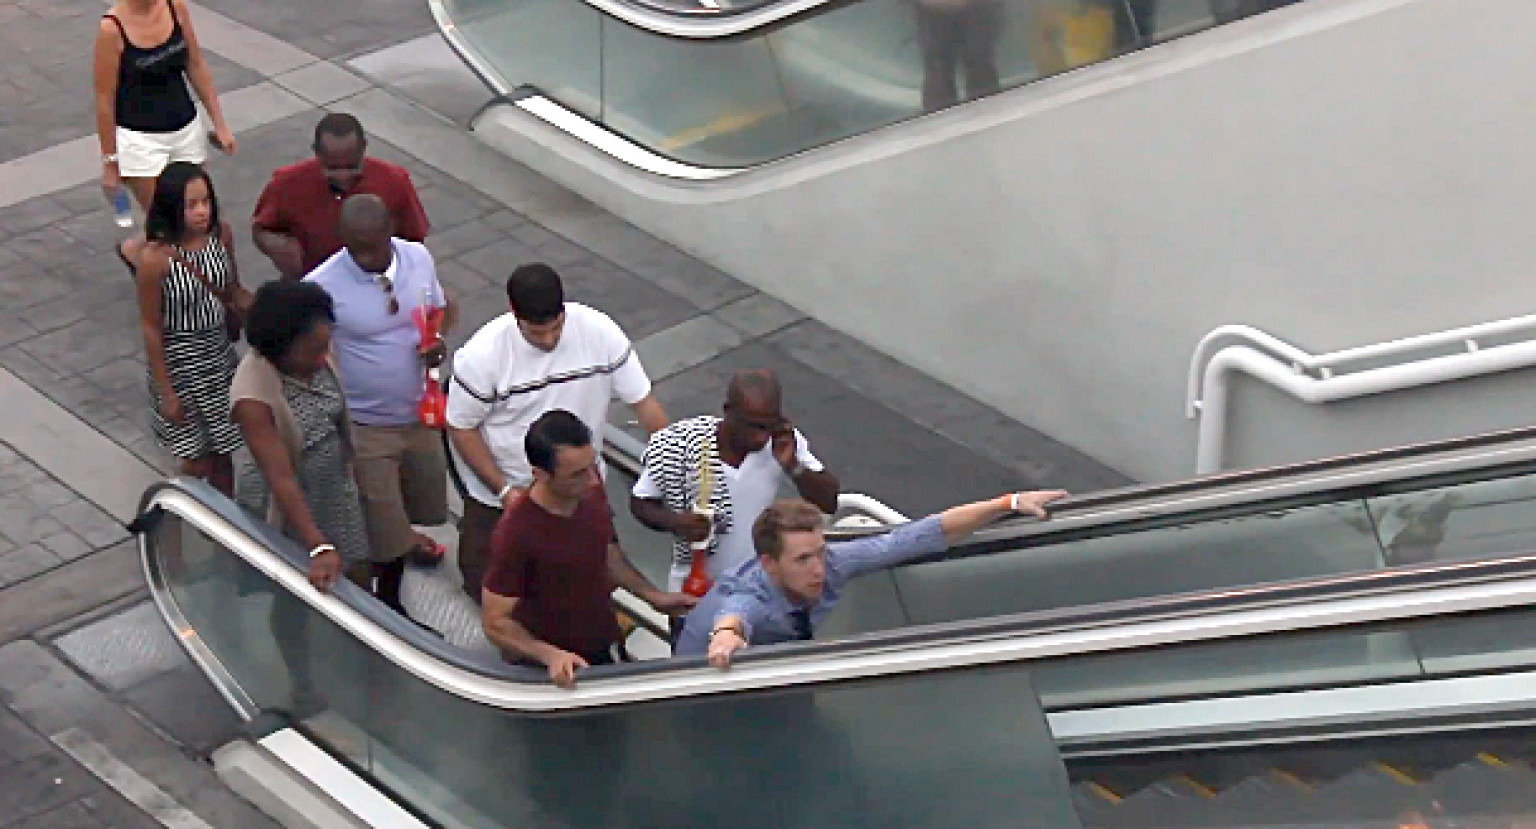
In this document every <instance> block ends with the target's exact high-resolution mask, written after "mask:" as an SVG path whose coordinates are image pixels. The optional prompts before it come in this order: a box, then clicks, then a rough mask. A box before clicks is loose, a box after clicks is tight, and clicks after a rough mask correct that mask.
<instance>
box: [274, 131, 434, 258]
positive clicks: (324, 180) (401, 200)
mask: <svg viewBox="0 0 1536 829" xmlns="http://www.w3.org/2000/svg"><path fill="white" fill-rule="evenodd" d="M367 148H368V142H367V140H366V139H365V138H364V136H363V125H362V124H360V123H358V121H357V119H356V118H354V117H353V116H351V115H348V114H346V113H343V112H333V113H331V114H329V115H327V116H325V117H324V118H321V119H320V123H319V124H316V125H315V146H314V149H315V157H314V158H311V159H309V160H307V161H301V162H299V163H298V164H293V165H291V166H288V167H282V168H280V169H279V170H278V171H277V172H275V173H273V174H272V180H271V181H269V182H267V187H266V189H264V190H262V191H261V198H260V199H258V200H257V201H256V215H255V216H254V217H253V218H252V220H251V235H252V236H253V237H254V239H255V242H256V247H258V248H260V249H261V252H262V253H265V254H266V255H267V258H269V259H271V260H272V264H274V265H276V266H277V271H278V273H280V274H282V276H283V278H284V279H301V278H303V276H304V275H305V274H307V273H309V272H310V271H312V270H314V269H315V268H316V267H318V266H319V265H320V263H322V262H324V261H325V260H327V259H329V258H331V255H332V254H334V253H336V252H337V251H339V250H341V203H342V202H343V201H345V200H346V198H347V197H348V196H352V195H356V194H358V193H368V194H371V195H374V196H378V197H379V198H381V199H383V200H384V204H385V206H386V207H388V208H389V215H390V217H391V218H392V219H393V220H394V227H393V228H392V233H391V235H393V236H397V237H399V238H402V239H409V240H411V241H412V242H420V241H423V240H425V239H426V238H427V230H428V224H427V213H426V211H425V210H423V209H422V207H421V199H419V198H417V197H416V187H415V185H413V184H411V175H410V173H407V172H406V171H405V168H404V167H400V166H397V165H395V164H391V163H389V162H388V161H381V160H379V159H377V158H368V157H367V156H366V155H365V154H364V152H365V151H366V150H367Z"/></svg>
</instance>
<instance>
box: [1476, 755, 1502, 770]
mask: <svg viewBox="0 0 1536 829" xmlns="http://www.w3.org/2000/svg"><path fill="white" fill-rule="evenodd" d="M1477 759H1479V760H1481V761H1483V765H1485V766H1493V767H1494V768H1496V769H1504V768H1509V763H1506V762H1504V761H1503V760H1500V759H1499V758H1498V757H1496V756H1494V755H1492V754H1489V753H1488V752H1486V751H1479V752H1478V753H1477Z"/></svg>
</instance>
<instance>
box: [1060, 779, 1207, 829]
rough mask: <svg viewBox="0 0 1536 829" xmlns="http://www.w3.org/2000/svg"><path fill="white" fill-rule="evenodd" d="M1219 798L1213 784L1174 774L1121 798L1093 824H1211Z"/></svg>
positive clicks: (1128, 827)
mask: <svg viewBox="0 0 1536 829" xmlns="http://www.w3.org/2000/svg"><path fill="white" fill-rule="evenodd" d="M1215 802H1216V793H1215V792H1214V791H1212V790H1211V789H1210V788H1208V787H1206V786H1204V785H1202V784H1200V783H1198V782H1195V781H1194V780H1191V779H1189V778H1188V777H1170V778H1166V779H1163V780H1159V781H1157V782H1155V783H1152V784H1151V785H1149V786H1146V787H1145V788H1143V789H1142V790H1141V791H1139V792H1136V793H1135V794H1133V795H1131V796H1130V797H1127V798H1125V799H1123V800H1121V801H1120V803H1119V805H1118V806H1116V807H1115V808H1114V809H1113V810H1112V811H1110V812H1109V813H1107V814H1105V815H1103V817H1102V820H1100V821H1098V822H1095V823H1093V825H1094V826H1104V827H1115V829H1120V827H1124V829H1132V828H1133V827H1134V829H1146V827H1151V826H1166V827H1184V826H1209V825H1211V823H1210V812H1211V807H1212V805H1213V804H1214V803H1215ZM1086 822H1087V821H1086V820H1085V823H1086Z"/></svg>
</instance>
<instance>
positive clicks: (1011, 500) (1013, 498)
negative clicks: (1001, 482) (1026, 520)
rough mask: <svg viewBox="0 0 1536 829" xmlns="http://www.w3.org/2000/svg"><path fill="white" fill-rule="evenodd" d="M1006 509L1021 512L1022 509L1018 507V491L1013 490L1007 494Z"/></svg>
mask: <svg viewBox="0 0 1536 829" xmlns="http://www.w3.org/2000/svg"><path fill="white" fill-rule="evenodd" d="M1008 509H1011V510H1013V511H1014V512H1023V510H1021V509H1019V493H1017V492H1015V493H1013V494H1012V495H1010V496H1008Z"/></svg>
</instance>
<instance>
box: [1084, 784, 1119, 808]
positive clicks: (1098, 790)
mask: <svg viewBox="0 0 1536 829" xmlns="http://www.w3.org/2000/svg"><path fill="white" fill-rule="evenodd" d="M1088 791H1090V792H1093V793H1094V794H1095V795H1097V796H1099V797H1102V798H1104V799H1105V800H1108V801H1109V802H1110V803H1119V802H1120V801H1122V800H1124V799H1125V798H1123V797H1121V796H1120V795H1117V794H1115V793H1114V791H1113V790H1111V789H1110V788H1109V787H1108V786H1106V785H1104V784H1102V783H1095V782H1093V781H1092V780H1089V781H1088Z"/></svg>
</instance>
